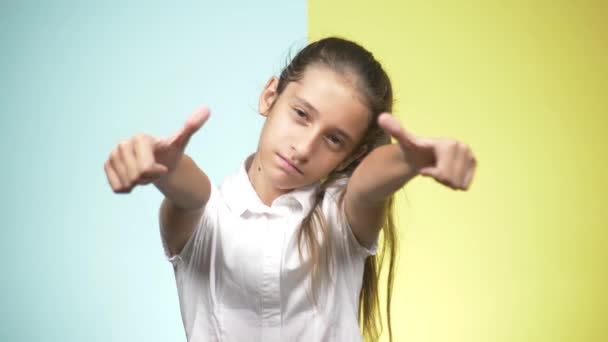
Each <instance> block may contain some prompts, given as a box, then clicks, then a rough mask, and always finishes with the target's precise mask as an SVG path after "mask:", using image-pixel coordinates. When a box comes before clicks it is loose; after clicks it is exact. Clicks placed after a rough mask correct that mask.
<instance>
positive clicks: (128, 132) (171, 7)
mask: <svg viewBox="0 0 608 342" xmlns="http://www.w3.org/2000/svg"><path fill="white" fill-rule="evenodd" d="M306 35H307V22H306V3H305V2H304V1H279V0H277V1H256V2H255V3H254V2H247V1H244V0H243V1H229V2H223V3H221V4H220V3H219V2H216V1H214V2H211V1H208V2H201V1H177V2H172V3H171V4H169V2H167V1H162V2H161V1H129V2H128V3H127V2H123V1H105V2H103V3H100V2H94V1H52V2H51V1H48V2H44V1H37V2H34V1H2V2H0V41H1V42H2V45H1V54H0V75H1V77H0V113H2V124H1V126H0V127H1V128H0V129H1V130H0V155H1V157H2V166H1V168H0V172H1V174H0V177H1V178H0V179H1V180H2V187H3V191H2V195H3V198H2V206H1V208H2V209H1V210H2V223H1V225H0V226H1V227H2V229H1V234H2V248H0V257H1V258H2V260H3V261H4V266H3V269H2V272H1V274H2V279H1V280H2V281H1V282H0V302H1V303H2V305H0V310H1V311H0V340H1V341H110V340H111V341H169V340H170V341H179V340H185V337H184V336H185V335H184V330H183V326H182V322H181V316H180V311H179V305H178V300H177V291H176V288H175V279H174V276H173V269H172V267H171V264H170V263H169V262H168V261H166V259H165V257H164V255H163V252H162V246H161V242H160V235H159V228H158V207H159V205H160V203H161V200H162V194H161V193H160V192H159V191H158V190H157V189H156V188H155V187H154V186H146V187H139V188H136V189H134V191H133V192H132V193H131V194H129V195H117V194H114V193H113V192H112V190H111V188H110V186H109V185H108V183H107V180H106V177H105V173H104V169H103V164H104V162H105V161H106V159H107V158H108V155H109V153H110V151H111V150H112V149H113V148H114V147H115V146H116V145H117V144H118V143H119V142H120V140H121V139H125V138H129V137H132V136H133V135H135V134H136V133H138V132H144V133H147V134H151V135H155V136H168V135H170V134H172V133H173V132H175V131H176V130H177V129H179V128H180V127H181V126H182V124H183V122H184V121H185V120H186V118H187V117H188V116H189V114H190V113H192V111H193V110H195V109H196V108H198V107H199V106H201V105H208V106H209V107H210V108H211V110H212V114H211V118H210V120H209V121H208V122H207V124H206V125H205V126H204V127H203V128H202V129H201V131H199V132H198V133H197V135H195V136H194V137H193V138H192V140H191V141H190V144H189V146H188V148H187V150H186V153H188V154H189V155H191V156H192V157H193V158H194V159H195V161H196V162H197V163H198V164H199V165H200V166H201V167H202V168H203V169H204V170H205V171H206V172H207V173H208V174H209V176H210V177H211V179H212V181H213V182H215V183H218V182H220V181H221V180H222V179H223V177H225V176H226V175H227V174H228V173H230V172H232V171H233V170H235V169H236V168H237V167H238V166H239V164H240V163H241V161H242V160H243V158H244V157H245V156H246V155H247V154H248V153H250V152H252V151H254V150H255V148H256V145H257V138H258V134H259V129H260V127H261V125H262V123H263V121H262V118H261V116H259V115H258V114H257V101H258V95H259V93H260V91H261V90H262V88H263V86H264V84H265V83H266V81H267V80H268V78H269V77H270V76H272V75H273V74H278V73H279V71H280V70H281V68H282V67H283V66H284V65H285V62H286V60H287V58H288V56H289V54H290V52H291V53H292V54H293V53H295V52H297V50H298V49H299V48H301V47H302V46H304V45H305V44H306V41H307V36H306Z"/></svg>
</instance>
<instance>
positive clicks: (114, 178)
mask: <svg viewBox="0 0 608 342" xmlns="http://www.w3.org/2000/svg"><path fill="white" fill-rule="evenodd" d="M103 168H104V170H105V171H106V178H107V179H108V183H109V184H110V186H111V187H112V190H113V191H115V192H116V191H118V190H120V189H121V188H122V183H121V181H120V178H119V177H118V174H117V173H116V171H114V169H113V168H112V166H111V163H110V160H108V161H106V162H105V163H104V164H103Z"/></svg>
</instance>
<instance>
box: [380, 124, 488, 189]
mask: <svg viewBox="0 0 608 342" xmlns="http://www.w3.org/2000/svg"><path fill="white" fill-rule="evenodd" d="M378 124H379V125H380V127H382V128H383V129H384V130H385V131H386V132H388V133H389V134H390V135H391V136H392V137H393V138H395V140H397V142H398V143H399V145H400V147H401V150H402V151H403V155H404V158H405V161H406V163H407V164H408V165H409V166H410V167H412V168H413V169H414V170H416V171H417V172H418V174H420V175H422V176H427V177H432V178H434V179H435V180H436V181H438V182H439V183H441V184H444V185H446V186H448V187H450V188H453V189H456V190H467V189H468V188H469V186H470V185H471V181H472V179H473V174H474V173H475V167H476V166H477V161H476V159H475V157H474V156H473V152H472V151H471V149H470V148H469V147H468V146H467V145H466V144H464V143H462V142H459V141H456V140H454V139H447V138H438V139H431V138H423V137H417V136H415V135H414V134H412V133H410V132H408V131H407V130H405V129H404V128H403V127H401V125H400V124H399V122H398V121H397V119H396V118H395V117H393V116H392V115H390V114H388V113H383V114H380V116H379V117H378Z"/></svg>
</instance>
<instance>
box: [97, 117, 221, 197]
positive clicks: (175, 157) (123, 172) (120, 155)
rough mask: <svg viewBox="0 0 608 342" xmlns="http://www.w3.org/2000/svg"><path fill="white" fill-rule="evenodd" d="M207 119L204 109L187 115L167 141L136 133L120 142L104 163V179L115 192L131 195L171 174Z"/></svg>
mask: <svg viewBox="0 0 608 342" xmlns="http://www.w3.org/2000/svg"><path fill="white" fill-rule="evenodd" d="M208 118H209V109H208V108H206V107H203V108H201V109H199V110H197V111H195V112H194V113H192V114H191V115H190V117H189V118H188V120H186V123H185V124H184V126H183V127H182V128H181V129H180V130H179V131H177V132H176V133H175V134H173V135H172V136H170V137H167V138H156V137H153V136H150V135H147V134H143V133H140V134H137V135H135V136H134V137H132V138H130V139H125V140H123V141H121V142H120V143H119V144H118V146H116V147H115V148H114V149H113V150H112V152H111V153H110V156H109V158H108V160H107V161H106V162H105V164H104V169H105V172H106V177H107V178H108V182H109V183H110V186H111V187H112V190H113V191H114V192H116V193H130V192H131V190H132V189H133V188H134V187H135V186H137V185H145V184H149V183H152V182H154V181H156V180H157V179H159V178H161V177H162V176H164V175H167V174H169V173H171V172H172V171H173V170H175V168H176V167H177V164H178V162H179V160H180V159H181V157H182V156H183V154H184V150H185V149H186V146H187V145H188V142H189V141H190V138H191V137H192V135H193V134H194V133H196V132H197V131H198V130H199V129H200V128H201V127H202V126H203V124H204V123H205V121H207V119H208Z"/></svg>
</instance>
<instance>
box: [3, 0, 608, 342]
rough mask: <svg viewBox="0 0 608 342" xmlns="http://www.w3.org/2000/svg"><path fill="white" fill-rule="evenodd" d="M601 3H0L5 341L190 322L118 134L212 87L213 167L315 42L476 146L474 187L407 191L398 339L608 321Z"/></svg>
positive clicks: (150, 197) (572, 337)
mask: <svg viewBox="0 0 608 342" xmlns="http://www.w3.org/2000/svg"><path fill="white" fill-rule="evenodd" d="M607 16H608V6H606V4H605V3H604V2H600V1H582V2H577V3H574V2H566V1H551V2H549V1H532V2H530V1H500V2H492V3H488V2H485V1H459V2H454V1H439V2H425V1H408V2H400V1H378V2H375V3H373V4H372V3H371V2H368V1H365V2H364V1H320V0H310V1H309V2H308V3H306V2H304V1H279V0H276V1H269V0H267V1H258V2H256V3H255V5H254V4H253V3H251V2H247V1H231V2H224V3H222V4H221V5H220V4H218V3H217V2H210V1H198V2H197V1H184V2H176V3H173V4H171V5H170V4H168V3H167V2H161V1H152V2H150V1H130V2H128V3H125V2H121V1H106V2H104V3H103V4H101V3H99V2H93V1H54V2H43V1H3V2H2V3H0V41H1V42H2V45H1V46H0V52H1V53H0V113H1V115H2V120H1V124H0V158H1V160H2V163H1V167H0V180H1V181H2V185H3V186H2V188H3V191H2V195H3V196H2V198H3V199H2V202H1V203H2V206H1V209H0V210H1V213H2V220H1V223H0V236H1V241H2V248H0V257H1V260H2V261H3V265H4V266H3V267H2V272H1V273H0V277H1V278H0V279H1V281H0V304H1V305H0V340H2V341H139V340H142V341H143V340H145V341H167V340H171V341H179V340H184V333H183V328H182V326H181V318H180V315H179V306H178V303H177V293H176V290H175V285H174V278H173V273H172V268H171V266H170V264H169V263H168V262H166V261H165V260H164V257H163V255H162V249H161V245H160V238H159V233H158V218H157V216H158V205H159V204H160V201H161V199H162V197H161V195H160V193H159V192H158V191H157V190H156V189H154V188H153V187H145V188H139V189H136V190H135V191H134V192H133V193H132V194H130V195H116V194H113V193H112V192H111V190H110V188H109V186H108V184H107V182H106V179H105V176H104V173H103V163H104V161H105V159H106V158H107V156H108V153H109V152H110V150H111V149H112V148H113V147H114V146H115V145H116V144H117V143H118V142H119V141H120V139H123V138H127V137H130V136H132V135H134V134H136V133H138V132H146V133H149V134H153V135H158V136H164V135H169V134H171V133H173V132H174V131H175V130H176V129H178V128H179V127H180V126H181V124H182V122H183V120H185V118H186V117H187V116H188V114H189V113H190V112H191V111H192V110H193V109H194V108H196V107H198V106H199V105H201V104H207V105H209V106H210V107H211V109H212V117H211V119H210V120H209V122H208V123H207V124H206V125H205V127H203V129H202V130H201V131H200V132H199V133H198V134H197V135H196V136H195V137H194V138H193V139H192V141H191V143H190V145H189V147H188V153H189V154H190V155H192V156H193V157H194V158H195V160H197V162H198V163H199V165H201V166H202V167H204V168H205V170H206V171H207V172H208V173H209V174H210V176H211V178H212V180H213V181H214V182H216V183H217V182H220V181H221V180H222V178H223V177H224V176H225V175H226V174H228V173H229V172H231V171H232V170H233V169H234V168H235V167H237V166H238V164H239V163H240V162H241V160H242V158H243V157H244V156H246V155H247V154H248V153H249V152H251V151H253V150H254V149H255V147H256V142H257V136H258V133H259V128H260V127H261V124H262V119H261V118H260V117H259V116H258V115H257V114H256V106H257V96H258V94H259V92H260V90H261V89H262V87H263V85H264V83H265V81H266V80H267V79H268V78H269V77H270V76H271V75H273V74H277V73H278V72H279V70H280V68H281V67H282V66H283V65H284V64H285V61H286V58H287V57H288V55H289V54H290V52H291V53H294V52H295V51H297V49H298V48H300V47H302V46H303V45H304V44H306V42H307V41H309V40H314V39H318V38H320V37H324V36H327V35H341V36H345V37H347V38H352V39H355V40H357V41H359V42H360V43H362V44H363V45H365V46H367V47H368V48H369V49H371V50H372V51H373V52H374V53H375V55H376V56H377V58H378V59H380V60H381V62H383V64H384V65H385V67H386V69H387V70H388V72H389V74H390V76H391V77H392V79H393V83H394V87H395V91H396V99H397V106H396V113H395V114H396V115H398V116H399V118H400V119H401V121H402V123H403V124H404V125H406V126H407V127H409V129H410V130H411V131H413V132H414V133H417V134H420V135H424V136H430V137H434V136H435V137H439V136H449V137H454V138H457V139H460V140H462V141H464V142H466V143H468V144H469V145H470V146H471V147H472V148H473V151H474V152H475V153H476V155H477V159H478V160H479V166H478V171H477V175H476V178H475V179H474V183H473V186H472V188H471V190H470V191H469V192H466V193H465V192H455V191H452V190H449V189H447V188H445V187H442V186H441V185H439V184H438V183H436V182H434V181H432V180H430V179H426V178H419V179H415V180H414V181H413V182H412V183H410V184H408V185H407V186H406V188H405V192H404V193H405V196H402V197H400V201H399V203H398V211H399V224H400V229H401V238H402V250H401V259H400V263H399V269H398V272H399V273H398V276H397V280H396V285H395V296H394V303H393V306H394V312H393V320H394V323H393V324H394V332H395V337H396V340H397V341H479V342H481V341H598V342H599V341H606V340H608V328H606V322H607V321H606V317H608V295H607V292H606V289H608V265H607V264H608V232H607V231H606V229H608V214H607V211H606V210H605V209H604V206H605V205H606V203H608V201H607V197H608V196H607V195H606V193H607V192H608V181H607V180H606V179H607V178H606V177H605V175H604V174H605V172H606V171H605V170H606V166H608V160H607V157H606V155H607V154H606V152H605V151H604V149H605V148H606V147H608V138H607V137H606V135H605V132H606V129H607V128H608V101H607V100H606V95H607V94H608V24H607V23H608V21H606V20H605V18H606V17H607Z"/></svg>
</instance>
